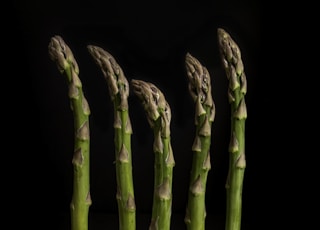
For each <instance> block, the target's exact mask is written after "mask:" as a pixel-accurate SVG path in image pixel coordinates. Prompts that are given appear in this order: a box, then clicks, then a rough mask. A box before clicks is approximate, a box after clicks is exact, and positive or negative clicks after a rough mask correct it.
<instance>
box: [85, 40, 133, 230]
mask: <svg viewBox="0 0 320 230" xmlns="http://www.w3.org/2000/svg"><path fill="white" fill-rule="evenodd" d="M87 48H88V51H89V53H90V54H91V56H92V57H93V59H94V60H95V62H96V64H97V65H98V66H99V67H100V68H101V70H102V73H103V75H104V77H105V80H106V82H107V85H108V89H109V94H110V98H111V101H112V102H113V108H114V124H113V126H114V131H115V138H114V144H115V159H116V160H115V164H116V178H117V193H116V199H117V202H118V213H119V229H120V230H134V229H136V205H135V198H134V186H133V176H132V154H131V135H132V127H131V121H130V116H129V106H128V96H129V84H128V81H127V79H126V77H125V75H124V73H123V71H122V69H121V67H120V66H119V64H118V63H117V62H116V60H115V59H114V58H113V56H112V55H111V54H110V53H108V52H107V51H105V50H104V49H102V48H100V47H97V46H93V45H89V46H88V47H87Z"/></svg>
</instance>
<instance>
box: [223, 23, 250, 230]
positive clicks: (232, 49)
mask: <svg viewBox="0 0 320 230" xmlns="http://www.w3.org/2000/svg"><path fill="white" fill-rule="evenodd" d="M218 42H219V48H220V54H221V60H222V64H223V67H224V69H225V71H226V76H227V78H228V80H229V87H228V100H229V103H230V105H231V134H230V144H229V172H228V177H227V181H226V193H227V194H226V196H227V204H226V205H227V207H226V211H227V213H226V226H225V229H226V230H240V229H241V214H242V188H243V180H244V172H245V167H246V160H245V120H246V118H247V108H246V103H245V94H246V92H247V80H246V76H245V73H244V67H243V62H242V59H241V53H240V49H239V47H238V45H237V44H236V43H235V41H234V40H233V39H232V38H231V36H230V35H229V34H228V33H227V32H226V31H225V30H224V29H221V28H219V29H218Z"/></svg>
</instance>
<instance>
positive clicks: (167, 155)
mask: <svg viewBox="0 0 320 230" xmlns="http://www.w3.org/2000/svg"><path fill="white" fill-rule="evenodd" d="M131 83H132V86H133V91H134V93H135V94H136V95H137V97H138V98H139V99H140V101H141V103H142V105H143V108H144V110H145V112H146V115H147V120H148V123H149V125H150V127H151V129H152V130H153V134H154V143H153V152H154V154H155V161H154V193H153V206H152V216H151V223H150V225H149V230H169V229H170V224H171V205H172V175H173V167H174V165H175V161H174V156H173V152H172V147H171V140H170V122H171V109H170V106H169V104H168V102H167V101H166V99H165V97H164V94H163V93H162V92H161V91H160V90H159V89H158V88H157V87H156V86H155V85H154V84H152V83H149V82H144V81H142V80H135V79H133V80H132V81H131Z"/></svg>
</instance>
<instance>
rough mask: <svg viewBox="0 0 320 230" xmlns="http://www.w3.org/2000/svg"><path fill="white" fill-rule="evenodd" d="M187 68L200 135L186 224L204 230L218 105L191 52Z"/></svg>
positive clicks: (190, 228) (205, 73) (195, 147)
mask: <svg viewBox="0 0 320 230" xmlns="http://www.w3.org/2000/svg"><path fill="white" fill-rule="evenodd" d="M186 68H187V75H188V79H189V92H190V95H191V97H192V99H193V101H194V102H195V125H196V136H195V140H194V143H193V146H192V151H193V158H192V166H191V173H190V187H189V193H188V203H187V209H186V215H185V223H186V226H187V229H188V230H204V229H205V218H206V207H205V193H206V183H207V177H208V172H209V170H210V169H211V162H210V146H211V126H212V122H213V121H214V116H215V105H214V102H213V99H212V95H211V83H210V81H211V79H210V75H209V73H208V71H207V69H206V68H205V67H204V66H202V65H201V64H200V62H199V61H198V60H197V59H195V58H194V57H193V56H191V55H190V54H189V53H188V54H187V55H186Z"/></svg>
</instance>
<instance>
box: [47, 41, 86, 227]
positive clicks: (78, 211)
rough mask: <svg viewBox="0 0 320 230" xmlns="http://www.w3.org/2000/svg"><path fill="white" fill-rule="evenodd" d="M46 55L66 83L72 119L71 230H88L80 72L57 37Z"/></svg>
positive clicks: (62, 42)
mask: <svg viewBox="0 0 320 230" xmlns="http://www.w3.org/2000/svg"><path fill="white" fill-rule="evenodd" d="M48 48H49V55H50V58H51V60H52V61H54V62H56V64H57V67H58V69H59V71H60V72H61V73H62V74H64V75H65V76H66V78H67V80H68V86H69V98H70V101H71V110H72V111H73V115H74V129H75V135H74V138H75V139H74V155H73V159H72V164H73V169H74V170H73V172H74V176H73V194H72V200H71V204H70V209H71V229H72V230H87V229H88V214H89V207H90V205H91V203H92V202H91V197H90V183H89V182H90V178H89V176H90V174H89V157H90V155H89V154H90V133H89V115H90V108H89V105H88V102H87V100H86V98H85V97H84V95H83V91H82V84H81V81H80V79H79V77H78V74H79V69H78V65H77V63H76V60H75V59H74V57H73V54H72V52H71V50H70V48H69V47H68V46H67V45H66V44H65V42H64V41H63V39H62V38H61V37H60V36H54V37H52V38H51V41H50V43H49V47H48Z"/></svg>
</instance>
